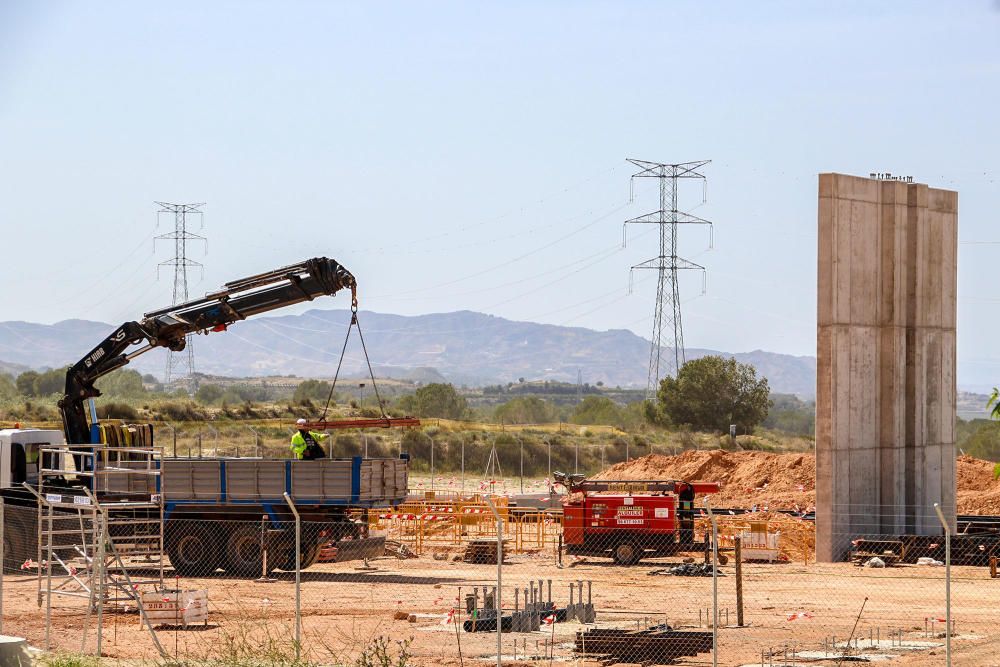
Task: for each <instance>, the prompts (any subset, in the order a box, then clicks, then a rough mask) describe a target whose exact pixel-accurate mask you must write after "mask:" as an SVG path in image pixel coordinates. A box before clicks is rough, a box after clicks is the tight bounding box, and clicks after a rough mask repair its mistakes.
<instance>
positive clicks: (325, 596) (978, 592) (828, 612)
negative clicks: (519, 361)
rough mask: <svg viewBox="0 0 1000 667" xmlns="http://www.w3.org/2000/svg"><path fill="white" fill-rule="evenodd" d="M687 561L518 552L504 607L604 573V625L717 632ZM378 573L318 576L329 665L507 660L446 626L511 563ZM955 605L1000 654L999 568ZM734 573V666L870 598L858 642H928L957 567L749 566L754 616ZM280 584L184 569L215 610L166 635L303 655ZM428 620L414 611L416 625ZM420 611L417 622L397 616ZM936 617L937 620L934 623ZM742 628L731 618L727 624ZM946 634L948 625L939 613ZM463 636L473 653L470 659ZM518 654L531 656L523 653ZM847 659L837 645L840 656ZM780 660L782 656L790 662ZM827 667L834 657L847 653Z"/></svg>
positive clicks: (795, 643) (509, 649) (75, 615)
mask: <svg viewBox="0 0 1000 667" xmlns="http://www.w3.org/2000/svg"><path fill="white" fill-rule="evenodd" d="M669 562H678V559H677V558H674V559H669V560H662V561H644V562H642V563H641V564H640V565H638V566H634V567H627V568H624V567H618V566H615V565H613V564H612V563H611V562H610V561H609V560H603V559H596V558H591V559H574V558H566V559H565V560H564V567H559V566H557V564H556V563H555V562H554V560H553V557H552V556H551V554H546V555H541V554H536V555H524V556H513V557H511V558H510V563H509V564H508V565H506V566H505V567H504V573H503V576H504V587H503V594H504V600H503V604H504V606H505V607H507V606H511V607H512V606H513V604H514V597H513V588H514V587H515V586H517V587H518V588H521V589H523V588H525V587H527V586H528V581H529V580H532V579H533V580H537V579H539V578H541V579H545V580H548V579H552V580H553V598H554V600H555V601H556V603H557V604H558V606H560V607H561V606H564V605H565V603H566V602H568V599H569V584H570V583H571V582H577V581H580V580H583V581H592V582H593V601H594V604H595V606H596V608H597V620H598V626H600V627H623V628H635V627H637V626H639V627H644V626H648V625H650V624H654V623H662V622H667V623H669V624H670V625H671V626H673V627H675V628H681V629H692V630H698V629H700V630H702V631H705V630H708V629H709V628H708V627H707V619H708V618H709V617H710V611H709V610H710V609H711V606H712V597H711V594H712V579H711V578H710V577H708V578H689V577H674V576H661V575H653V576H651V575H650V574H649V573H650V572H651V571H652V570H654V569H658V568H662V567H664V566H665V565H666V564H667V563H669ZM373 567H374V569H372V570H363V569H360V568H359V566H358V565H357V564H352V563H341V564H330V565H320V566H316V567H314V568H311V569H309V570H307V571H306V572H304V573H303V575H302V608H303V613H304V619H303V634H304V641H303V643H304V647H305V650H306V653H307V656H308V657H309V658H311V659H314V660H316V661H317V662H320V663H323V664H344V663H347V664H353V657H354V656H356V655H357V652H358V651H359V650H361V648H362V647H363V646H365V645H367V644H369V643H370V642H371V641H372V639H374V638H375V637H378V636H386V637H389V638H391V640H392V642H391V643H390V646H391V647H394V646H395V641H397V640H399V641H406V640H409V639H411V638H412V643H411V644H410V648H409V650H410V652H411V653H412V656H413V657H412V658H411V660H410V664H412V665H459V664H460V662H461V661H464V662H465V663H466V664H485V663H486V662H490V661H493V660H495V655H496V653H495V652H496V637H495V634H492V633H474V634H472V633H465V632H461V633H459V634H457V635H456V632H455V626H454V625H453V624H446V623H445V621H446V619H447V615H448V612H449V610H450V609H451V608H452V607H453V606H454V605H456V604H457V598H459V596H460V595H462V596H464V595H465V594H466V593H470V592H472V590H473V588H474V587H480V592H482V587H484V586H492V585H493V584H495V582H496V566H494V565H471V564H467V563H463V562H454V561H438V560H434V559H432V558H430V557H426V558H419V559H412V560H395V559H379V560H376V561H374V562H373ZM953 571H954V580H953V583H952V594H953V600H954V602H953V615H954V618H955V621H956V625H955V630H956V632H957V633H958V636H957V637H955V639H954V650H955V657H954V664H960V665H997V664H1000V657H998V653H997V651H996V648H995V647H996V645H997V644H996V642H997V641H998V640H1000V624H998V623H997V621H996V620H995V609H996V602H995V601H996V599H997V597H998V595H1000V580H991V579H989V575H988V572H987V571H986V569H985V568H967V567H956V568H954V570H953ZM722 572H723V575H724V576H722V577H720V578H719V582H718V586H719V607H720V614H721V623H720V625H725V626H726V627H720V629H719V642H720V660H719V663H720V664H722V665H742V664H753V663H754V662H755V661H756V662H757V663H758V664H759V661H760V659H761V653H762V651H767V650H775V651H778V652H781V651H782V650H784V649H785V648H786V647H788V648H789V649H791V648H792V647H794V648H795V650H796V651H802V650H805V649H812V650H818V651H820V652H822V650H823V646H824V642H826V643H827V646H829V644H830V642H832V641H833V639H834V638H836V641H837V642H843V641H844V640H845V639H846V638H847V637H848V636H849V635H850V634H851V631H852V627H853V626H854V623H855V619H856V618H857V617H858V614H859V611H861V608H862V604H864V611H863V613H861V617H860V621H859V622H858V625H857V630H856V631H855V633H854V635H855V637H861V638H863V639H865V640H867V639H868V638H869V637H876V636H877V637H879V638H881V639H882V640H888V639H889V637H890V635H891V634H892V633H895V632H897V631H902V633H903V638H904V640H906V641H910V640H919V641H936V642H937V643H941V642H943V639H937V640H933V639H931V638H928V637H925V627H927V629H928V630H929V629H930V623H931V621H929V620H926V619H937V618H939V617H943V616H944V613H945V612H944V578H943V576H944V571H943V568H934V567H919V566H901V567H895V568H889V569H884V570H871V569H863V568H858V567H855V566H853V565H849V564H836V565H827V564H820V565H817V564H808V565H806V564H802V563H801V562H798V563H795V562H793V563H786V564H774V565H768V564H745V565H744V581H743V591H744V607H745V619H744V620H745V625H746V627H743V628H736V627H730V626H735V625H736V621H737V618H736V597H735V577H734V567H733V565H732V563H731V562H730V564H728V565H726V566H723V568H722ZM276 576H277V578H278V581H276V582H274V583H257V582H253V581H241V580H236V579H229V578H225V577H222V576H219V577H212V578H206V579H191V580H189V579H180V580H176V581H171V584H174V585H178V586H180V587H182V588H188V589H190V588H205V589H207V590H208V591H209V599H210V608H211V614H210V619H209V625H208V626H207V627H200V626H199V627H193V628H190V629H187V630H177V631H175V630H169V629H162V630H159V631H158V633H157V636H158V638H159V640H160V642H161V643H162V645H163V647H164V649H165V651H166V652H167V653H168V654H170V655H171V656H173V655H174V654H175V653H176V654H177V655H178V656H179V657H181V658H187V659H188V660H193V659H197V658H199V657H203V656H209V655H215V656H219V655H224V656H225V655H233V654H235V653H237V652H240V651H242V652H244V653H250V654H256V655H258V656H260V655H263V654H265V653H270V654H271V655H272V656H273V655H275V654H277V653H281V652H284V654H285V655H289V654H290V652H291V649H292V646H293V643H292V639H293V638H294V579H293V576H292V575H289V574H287V573H279V574H277V575H276ZM44 612H45V610H44V607H42V608H41V609H40V608H39V607H38V606H37V603H36V581H35V579H33V578H31V577H23V576H16V577H10V576H9V577H6V578H5V580H4V608H3V620H4V627H3V630H4V632H5V633H6V634H14V635H20V636H26V637H28V638H29V639H30V641H31V642H32V643H33V644H34V645H36V646H42V645H44V642H45V620H44V617H45V613H44ZM410 615H413V616H412V619H413V622H411V621H410V620H409V618H410ZM396 616H406V617H407V620H395V617H396ZM925 622H926V624H927V625H926V626H925ZM85 623H89V631H88V633H87V642H86V644H87V646H86V648H87V649H88V650H90V651H93V650H94V649H95V645H94V644H95V642H94V634H95V633H94V626H95V623H96V618H94V617H93V616H91V617H90V618H89V619H87V617H86V614H85V613H84V604H83V603H82V601H80V600H70V599H66V598H64V599H58V600H56V602H55V606H54V608H53V611H52V631H51V637H50V641H51V643H52V645H53V646H54V647H58V648H61V649H64V650H71V651H76V650H79V649H80V646H81V636H82V633H83V628H84V624H85ZM727 623H728V625H727ZM934 625H935V628H936V630H937V631H938V632H940V631H941V630H942V624H941V623H940V622H938V621H936V620H935V621H934ZM103 626H104V632H103V647H102V648H103V654H104V655H105V656H107V657H109V658H114V659H119V660H122V661H127V662H130V663H133V662H135V661H137V660H141V659H148V660H153V659H155V658H156V650H155V649H154V647H153V644H152V641H151V639H150V635H149V633H148V632H147V631H146V630H144V629H143V628H142V627H141V626H140V625H139V621H138V616H137V615H136V614H134V613H133V614H127V615H125V614H106V615H105V616H104V618H103ZM580 627H581V626H580V625H579V624H578V623H566V624H562V623H560V624H556V625H555V626H554V630H553V629H551V628H550V629H546V630H544V631H542V632H534V633H518V634H513V633H510V634H505V635H504V636H503V653H504V655H505V658H506V660H507V664H522V665H527V664H536V665H544V664H548V658H547V657H544V656H545V653H546V651H548V650H549V649H548V645H549V643H550V642H553V641H554V643H555V648H554V661H553V662H554V663H562V664H582V663H579V661H578V660H576V659H575V658H574V655H573V652H572V646H571V642H572V641H573V638H574V636H575V633H576V631H577V630H579V629H580ZM459 642H460V643H461V650H462V658H461V660H460V658H459ZM515 651H516V655H517V658H518V659H517V661H515V660H514V656H515ZM883 652H884V653H888V654H890V655H894V656H897V657H895V658H893V659H891V661H890V662H889V663H888V664H894V665H897V664H898V665H913V666H916V665H932V664H935V665H936V664H943V648H941V647H930V648H927V649H924V650H917V651H905V650H900V649H892V648H886V649H885V650H884V651H883ZM830 657H831V658H835V655H834V654H831V655H830ZM708 659H709V656H708V654H701V655H700V656H698V657H696V658H685V659H683V660H682V663H685V664H695V663H701V664H704V663H705V662H706V661H707V660H708ZM775 664H777V663H775ZM815 664H824V665H833V664H835V660H834V659H828V660H820V661H819V662H817V663H815Z"/></svg>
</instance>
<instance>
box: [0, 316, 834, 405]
mask: <svg viewBox="0 0 1000 667" xmlns="http://www.w3.org/2000/svg"><path fill="white" fill-rule="evenodd" d="M359 318H360V321H361V324H362V326H363V332H364V335H365V343H366V345H367V347H368V351H369V354H370V355H371V360H372V365H373V366H374V367H375V368H376V371H377V374H378V375H380V376H385V377H396V378H401V379H412V380H419V381H421V382H432V381H435V380H437V381H440V380H441V379H442V378H444V379H447V380H448V381H450V382H453V383H455V384H465V385H469V386H478V385H485V384H496V383H507V382H516V381H517V380H518V378H522V377H523V378H526V379H528V380H544V379H547V380H559V381H563V382H576V380H577V373H578V372H580V373H582V377H583V381H584V382H587V383H591V384H595V383H597V382H598V381H601V382H603V383H604V384H605V385H607V386H609V387H615V386H621V387H643V386H645V383H646V369H647V366H648V363H649V341H648V340H646V339H644V338H642V337H640V336H637V335H635V334H634V333H632V332H631V331H626V330H623V329H611V330H609V331H594V330H592V329H584V328H582V327H565V326H556V325H551V324H539V323H536V322H516V321H512V320H507V319H504V318H501V317H495V316H493V315H485V314H483V313H476V312H471V311H458V312H453V313H436V314H430V315H417V316H402V315H389V314H383V313H372V312H362V313H360V314H359ZM349 321H350V313H349V312H348V311H346V310H311V311H308V312H306V313H303V314H301V315H284V316H278V317H263V318H257V319H252V320H248V321H246V322H240V323H238V324H235V325H233V326H232V327H231V328H230V330H229V331H228V332H226V333H219V334H211V335H209V336H204V337H203V336H196V337H195V338H194V347H195V364H196V367H197V370H198V371H200V372H204V373H210V374H215V375H227V376H231V377H233V376H235V377H243V376H260V375H288V374H295V375H298V376H300V377H328V376H331V375H333V373H334V371H335V369H336V366H337V359H338V357H339V355H340V349H341V346H342V345H343V340H344V334H345V332H346V329H347V324H348V322H349ZM111 329H112V326H111V325H108V324H104V323H101V322H90V321H85V320H65V321H63V322H59V323H57V324H53V325H43V324H32V323H29V322H5V323H0V352H2V356H3V358H4V359H5V360H6V361H7V362H9V363H12V364H20V365H22V366H30V367H32V368H40V367H46V366H47V367H57V366H62V365H66V364H69V363H73V362H75V361H77V360H78V359H79V358H80V357H81V356H83V355H84V354H85V353H86V352H87V351H88V350H90V349H91V348H92V347H93V346H94V345H96V344H97V343H98V342H100V340H101V339H102V338H103V337H105V336H107V335H108V334H110V333H111ZM165 354H166V353H165V352H164V351H163V350H156V351H153V352H150V353H149V354H146V355H144V356H142V357H139V358H138V359H136V360H135V362H133V364H132V367H134V368H136V369H137V370H140V371H142V372H144V373H145V372H151V373H154V374H155V375H157V376H160V375H162V372H163V368H164V364H165ZM706 354H724V355H726V356H733V357H735V358H736V359H737V360H739V361H741V362H747V363H751V364H753V365H754V366H755V367H756V368H757V370H758V371H759V373H760V374H762V375H764V376H765V377H767V378H768V380H769V381H770V384H771V389H772V391H775V392H780V393H789V394H800V395H805V396H812V395H813V393H814V392H815V384H816V380H815V377H816V360H815V359H814V358H813V357H795V356H791V355H786V354H778V353H774V352H764V351H760V350H756V351H753V352H740V353H736V354H732V355H730V354H729V353H726V352H716V351H713V350H704V349H689V350H687V356H688V359H694V358H697V357H701V356H704V355H706ZM341 373H342V375H350V376H356V375H359V374H367V369H366V368H365V366H364V358H363V355H362V353H361V348H360V345H359V344H358V340H357V334H356V333H355V334H354V336H353V337H352V342H351V344H350V345H349V346H348V350H347V356H346V358H345V361H344V368H343V370H342V371H341Z"/></svg>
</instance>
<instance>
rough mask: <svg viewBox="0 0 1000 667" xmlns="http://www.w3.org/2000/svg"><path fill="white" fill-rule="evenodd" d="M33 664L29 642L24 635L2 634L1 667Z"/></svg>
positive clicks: (0, 638) (0, 641) (0, 643)
mask: <svg viewBox="0 0 1000 667" xmlns="http://www.w3.org/2000/svg"><path fill="white" fill-rule="evenodd" d="M31 664H32V660H31V655H30V654H29V653H28V642H27V640H25V639H24V637H8V636H6V635H0V667H22V666H27V665H31Z"/></svg>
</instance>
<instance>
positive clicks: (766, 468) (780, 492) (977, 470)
mask: <svg viewBox="0 0 1000 667" xmlns="http://www.w3.org/2000/svg"><path fill="white" fill-rule="evenodd" d="M994 465H995V464H993V463H992V462H990V461H983V460H981V459H976V458H973V457H971V456H960V457H958V459H957V461H956V464H955V468H956V477H957V481H958V493H957V496H958V497H957V503H958V512H959V513H960V514H1000V481H998V480H995V479H994V478H993V468H994ZM596 478H597V479H621V480H625V479H633V480H639V479H678V480H685V481H689V482H695V481H699V482H719V483H720V484H722V490H721V491H720V492H719V493H717V494H713V495H712V505H714V506H715V507H738V508H751V507H756V508H758V509H759V510H765V511H766V510H769V509H770V510H795V509H798V510H800V511H802V510H807V509H812V508H813V507H814V506H815V504H816V458H815V456H814V455H813V454H812V453H800V454H795V453H792V454H773V453H770V452H758V451H741V452H727V451H723V450H721V449H716V450H711V451H704V450H688V451H686V452H683V453H681V454H679V455H677V456H661V455H659V454H651V455H649V456H643V457H642V458H638V459H633V460H631V461H627V462H624V463H618V464H616V465H614V466H611V467H610V468H608V469H607V470H605V471H604V472H602V473H601V474H599V475H597V477H596ZM701 502H702V501H701V500H699V501H698V504H699V505H700V504H701Z"/></svg>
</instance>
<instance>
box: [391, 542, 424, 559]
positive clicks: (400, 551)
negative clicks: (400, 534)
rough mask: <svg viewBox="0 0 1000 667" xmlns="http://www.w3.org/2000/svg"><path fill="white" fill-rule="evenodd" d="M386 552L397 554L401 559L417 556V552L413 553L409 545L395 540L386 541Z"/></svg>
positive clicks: (392, 554)
mask: <svg viewBox="0 0 1000 667" xmlns="http://www.w3.org/2000/svg"><path fill="white" fill-rule="evenodd" d="M385 553H386V555H387V556H395V557H396V558H398V559H400V560H406V559H407V558H416V557H417V554H415V553H413V551H412V550H411V549H410V548H409V547H408V546H406V545H405V544H403V543H402V542H396V541H395V540H386V541H385Z"/></svg>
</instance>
